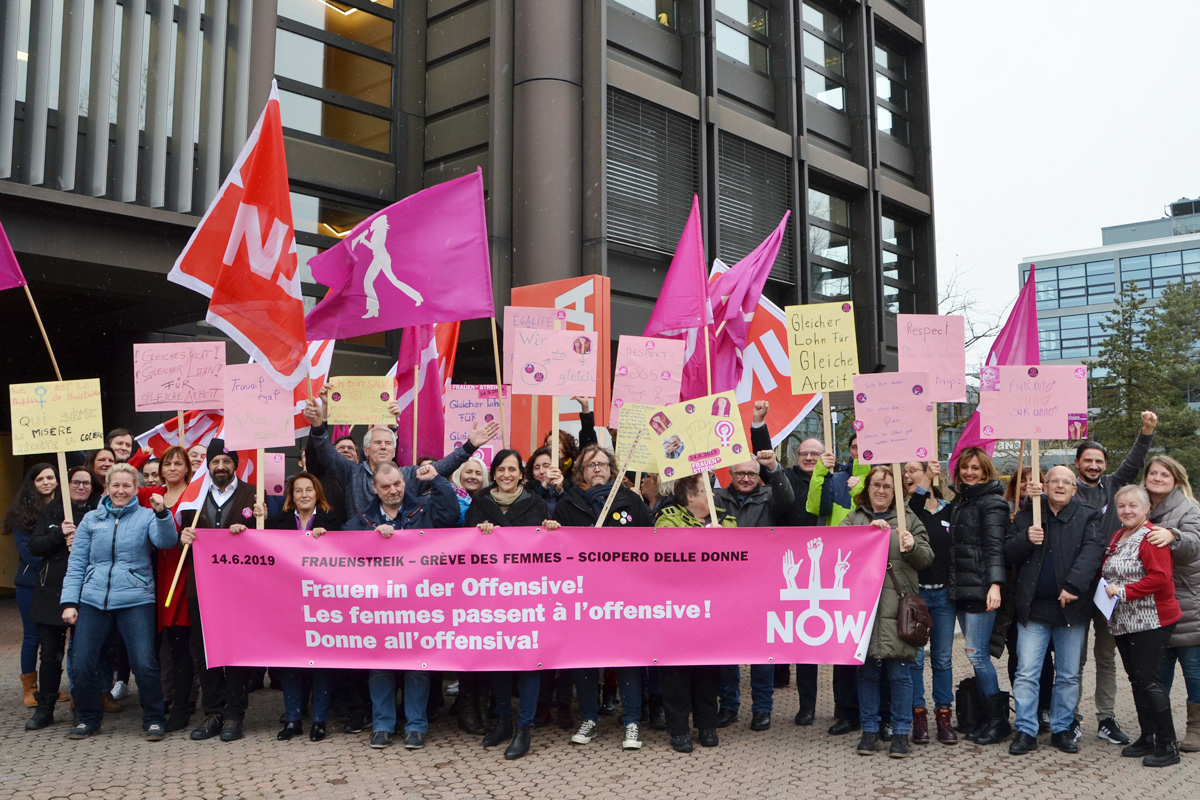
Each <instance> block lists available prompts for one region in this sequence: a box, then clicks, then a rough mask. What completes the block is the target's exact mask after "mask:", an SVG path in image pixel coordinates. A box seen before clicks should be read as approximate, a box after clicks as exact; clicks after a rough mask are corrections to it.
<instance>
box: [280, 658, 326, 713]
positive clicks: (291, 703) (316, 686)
mask: <svg viewBox="0 0 1200 800" xmlns="http://www.w3.org/2000/svg"><path fill="white" fill-rule="evenodd" d="M305 671H306V672H308V673H309V675H310V677H311V678H312V693H313V706H312V721H313V723H318V722H328V721H329V695H330V687H331V686H332V685H333V672H332V671H331V670H328V669H310V670H305ZM281 682H282V683H283V710H284V712H285V713H286V715H287V721H288V722H299V721H300V717H301V711H300V709H301V706H303V705H304V675H303V674H302V672H301V670H298V669H285V670H283V675H282V678H281Z"/></svg>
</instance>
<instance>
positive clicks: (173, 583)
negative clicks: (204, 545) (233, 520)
mask: <svg viewBox="0 0 1200 800" xmlns="http://www.w3.org/2000/svg"><path fill="white" fill-rule="evenodd" d="M201 506H203V502H202V503H201ZM199 521H200V509H199V508H197V509H196V513H194V514H192V524H191V525H190V526H189V527H191V528H192V529H193V530H195V528H196V523H197V522H199ZM191 548H192V545H191V543H190V542H189V543H188V544H185V545H184V546H183V552H182V553H181V554H180V556H179V564H177V565H176V567H175V577H174V578H172V579H171V588H170V589H168V590H167V601H166V602H165V603H163V608H170V607H171V600H172V598H174V597H175V587H176V586H178V585H179V576H180V575H181V574H183V565H184V563H185V562H186V561H187V557H188V551H189V550H191Z"/></svg>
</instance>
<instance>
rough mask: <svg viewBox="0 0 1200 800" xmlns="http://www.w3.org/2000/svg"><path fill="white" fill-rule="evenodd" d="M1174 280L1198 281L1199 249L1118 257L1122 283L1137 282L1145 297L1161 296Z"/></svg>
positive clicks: (1135, 283)
mask: <svg viewBox="0 0 1200 800" xmlns="http://www.w3.org/2000/svg"><path fill="white" fill-rule="evenodd" d="M1176 281H1187V282H1188V283H1193V282H1196V281H1200V250H1183V251H1179V250H1173V251H1171V252H1169V253H1154V254H1152V255H1148V256H1130V257H1129V258H1122V259H1121V283H1122V284H1123V285H1125V286H1129V285H1131V284H1134V285H1136V286H1137V288H1138V291H1140V292H1142V293H1144V294H1145V295H1146V296H1147V297H1162V295H1163V292H1164V291H1165V290H1166V288H1167V287H1168V286H1170V285H1171V284H1172V283H1175V282H1176Z"/></svg>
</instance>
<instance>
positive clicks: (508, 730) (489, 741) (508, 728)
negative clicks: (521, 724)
mask: <svg viewBox="0 0 1200 800" xmlns="http://www.w3.org/2000/svg"><path fill="white" fill-rule="evenodd" d="M512 735H513V725H512V720H511V719H502V720H500V721H499V722H497V723H496V724H495V725H494V726H492V729H491V730H490V731H488V735H487V736H485V737H483V746H484V747H495V746H496V745H499V744H503V743H504V741H505V740H506V739H511V738H512Z"/></svg>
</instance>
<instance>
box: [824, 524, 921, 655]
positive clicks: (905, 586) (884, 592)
mask: <svg viewBox="0 0 1200 800" xmlns="http://www.w3.org/2000/svg"><path fill="white" fill-rule="evenodd" d="M904 512H905V513H904V518H905V520H906V523H905V524H906V525H907V526H908V531H909V533H911V534H912V535H913V538H914V539H915V540H916V541H915V543H914V544H913V549H912V550H909V551H908V552H907V553H901V552H900V535H899V534H898V533H896V532H895V531H896V509H895V508H894V507H893V508H892V510H891V511H890V512H889V513H888V517H887V521H888V524H889V525H890V526H891V527H892V533H891V535H890V536H889V537H888V541H889V544H888V564H889V565H890V566H891V569H890V570H888V571H886V572H885V573H884V576H883V588H882V589H881V590H880V592H879V610H878V611H876V612H875V627H874V628H872V629H871V645H870V647H869V648H868V649H867V658H900V659H905V660H909V659H913V658H916V657H917V648H916V647H914V646H913V645H911V644H909V643H908V642H906V641H904V640H903V639H901V638H900V624H899V622H897V618H898V617H899V608H900V592H902V591H903V592H917V591H918V585H917V570H921V569H925V567H927V566H929V564H930V563H931V562H932V561H933V548H931V547H930V546H929V535H928V534H926V533H925V526H924V525H922V524H921V521H920V520H919V519H917V515H916V514H914V513H912V511H910V510H908V509H907V508H905V509H904ZM874 521H875V515H874V514H872V513H871V512H869V511H867V510H866V509H863V508H858V507H856V508H855V509H854V510H853V511H851V512H850V513H849V514H848V515H847V516H846V518H845V519H844V520H842V525H870V524H871V523H872V522H874ZM893 573H895V574H894V575H893ZM897 578H898V579H899V582H900V586H899V588H897V586H896V579H897Z"/></svg>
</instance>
